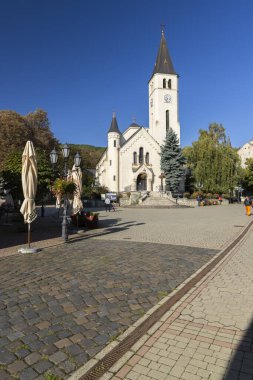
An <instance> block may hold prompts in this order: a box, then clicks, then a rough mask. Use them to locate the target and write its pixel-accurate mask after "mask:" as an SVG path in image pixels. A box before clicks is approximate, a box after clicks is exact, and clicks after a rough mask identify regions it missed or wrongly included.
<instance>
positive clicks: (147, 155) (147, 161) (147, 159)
mask: <svg viewBox="0 0 253 380" xmlns="http://www.w3.org/2000/svg"><path fill="white" fill-rule="evenodd" d="M146 164H149V153H148V152H147V153H146Z"/></svg>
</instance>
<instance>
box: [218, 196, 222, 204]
mask: <svg viewBox="0 0 253 380" xmlns="http://www.w3.org/2000/svg"><path fill="white" fill-rule="evenodd" d="M218 200H219V202H220V205H221V204H222V196H221V195H219V198H218Z"/></svg>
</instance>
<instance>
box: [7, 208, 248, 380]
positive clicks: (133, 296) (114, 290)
mask: <svg viewBox="0 0 253 380" xmlns="http://www.w3.org/2000/svg"><path fill="white" fill-rule="evenodd" d="M100 221H101V227H102V228H100V229H98V230H94V231H89V232H86V233H85V234H84V236H83V237H80V241H78V242H72V243H71V242H70V243H69V244H65V245H58V246H56V247H52V248H49V249H45V250H43V251H42V252H40V253H39V254H36V255H23V256H22V255H15V256H10V257H6V258H4V259H2V260H1V261H0V278H1V285H0V331H1V334H0V347H1V348H0V350H1V351H0V379H1V380H6V379H13V378H16V379H21V380H30V379H40V380H42V379H45V374H47V373H54V374H56V375H58V378H59V379H60V378H64V379H66V378H68V377H69V374H71V373H73V371H74V370H75V369H76V368H78V367H80V366H81V365H83V364H84V363H85V362H87V361H88V359H89V358H91V357H93V356H94V355H95V354H96V353H97V352H99V351H100V350H101V349H102V348H103V347H105V346H106V344H107V343H108V342H110V341H113V340H114V339H115V337H116V336H117V335H118V334H120V333H121V332H123V331H124V330H125V329H126V328H127V327H129V326H130V325H132V323H133V322H135V321H136V320H137V319H138V318H139V317H140V316H142V315H143V314H144V313H145V312H146V311H147V310H148V309H150V308H151V307H152V306H153V305H155V304H156V303H157V301H158V300H159V299H161V298H163V297H164V296H166V294H168V293H169V292H170V291H171V290H172V289H174V288H175V287H176V286H177V285H178V284H180V283H182V281H184V280H185V279H186V278H188V277H189V276H190V275H191V274H192V273H194V272H195V271H196V270H197V269H198V268H199V267H201V266H202V265H203V264H204V263H206V262H207V261H208V260H209V259H210V258H211V257H212V256H213V255H214V254H215V253H217V249H221V248H222V247H223V246H224V244H225V243H227V242H228V241H229V240H230V239H231V238H232V237H234V236H235V235H236V234H237V233H239V232H240V231H241V229H242V227H243V226H244V225H246V224H247V222H248V219H247V217H246V216H245V215H244V210H243V207H242V206H238V207H237V206H233V207H231V208H230V207H218V206H217V207H213V208H212V207H210V208H206V209H205V208H198V209H180V210H161V209H159V210H156V209H150V210H140V209H138V210H133V209H131V210H130V209H124V210H121V209H119V210H117V211H116V212H115V213H114V212H111V213H107V214H106V213H105V212H101V214H100ZM145 240H146V241H147V242H145ZM161 243H163V244H161ZM48 379H50V380H51V378H50V377H49V375H48Z"/></svg>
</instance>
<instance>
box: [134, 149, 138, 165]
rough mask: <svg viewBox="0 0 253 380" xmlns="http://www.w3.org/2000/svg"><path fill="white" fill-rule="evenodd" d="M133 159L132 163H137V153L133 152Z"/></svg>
mask: <svg viewBox="0 0 253 380" xmlns="http://www.w3.org/2000/svg"><path fill="white" fill-rule="evenodd" d="M133 161H134V164H135V165H136V164H137V153H136V152H134V154H133Z"/></svg>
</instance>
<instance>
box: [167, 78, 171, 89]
mask: <svg viewBox="0 0 253 380" xmlns="http://www.w3.org/2000/svg"><path fill="white" fill-rule="evenodd" d="M168 88H171V79H169V80H168Z"/></svg>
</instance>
